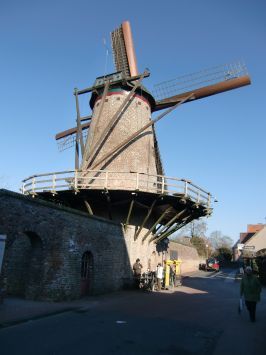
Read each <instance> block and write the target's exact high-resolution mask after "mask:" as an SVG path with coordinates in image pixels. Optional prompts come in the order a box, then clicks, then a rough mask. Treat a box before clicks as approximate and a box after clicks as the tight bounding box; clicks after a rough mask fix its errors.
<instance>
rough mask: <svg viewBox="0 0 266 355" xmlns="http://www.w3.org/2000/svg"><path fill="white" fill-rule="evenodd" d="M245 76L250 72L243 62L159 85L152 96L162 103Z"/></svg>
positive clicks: (221, 66) (155, 86) (183, 76)
mask: <svg viewBox="0 0 266 355" xmlns="http://www.w3.org/2000/svg"><path fill="white" fill-rule="evenodd" d="M244 75H248V71H247V67H246V65H245V64H244V63H243V62H240V61H239V62H236V63H232V64H224V65H219V66H216V67H213V68H209V69H204V70H201V71H199V72H194V73H192V74H187V75H182V76H180V77H177V78H175V79H172V80H169V81H163V82H161V83H158V84H156V85H154V88H153V90H152V95H153V96H154V98H155V99H156V100H157V101H160V100H163V99H165V98H168V97H171V96H174V95H178V94H180V93H183V92H186V91H192V90H193V89H199V88H201V87H203V86H207V85H212V84H217V83H219V82H222V81H227V80H230V79H235V78H239V77H241V76H244Z"/></svg>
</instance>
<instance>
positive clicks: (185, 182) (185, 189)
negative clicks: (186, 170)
mask: <svg viewBox="0 0 266 355" xmlns="http://www.w3.org/2000/svg"><path fill="white" fill-rule="evenodd" d="M184 193H185V197H187V180H185V191H184Z"/></svg>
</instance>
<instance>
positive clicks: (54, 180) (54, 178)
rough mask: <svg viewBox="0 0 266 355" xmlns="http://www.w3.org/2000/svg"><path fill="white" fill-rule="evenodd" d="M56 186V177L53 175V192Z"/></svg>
mask: <svg viewBox="0 0 266 355" xmlns="http://www.w3.org/2000/svg"><path fill="white" fill-rule="evenodd" d="M55 185H56V175H55V174H53V191H55Z"/></svg>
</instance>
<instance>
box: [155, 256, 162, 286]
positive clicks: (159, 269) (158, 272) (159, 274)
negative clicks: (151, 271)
mask: <svg viewBox="0 0 266 355" xmlns="http://www.w3.org/2000/svg"><path fill="white" fill-rule="evenodd" d="M156 278H157V287H158V291H161V288H162V279H163V267H162V264H160V263H159V264H158V265H157V270H156Z"/></svg>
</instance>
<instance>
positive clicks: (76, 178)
mask: <svg viewBox="0 0 266 355" xmlns="http://www.w3.org/2000/svg"><path fill="white" fill-rule="evenodd" d="M77 175H78V171H77V170H75V174H74V190H77V189H78V176H77Z"/></svg>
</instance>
